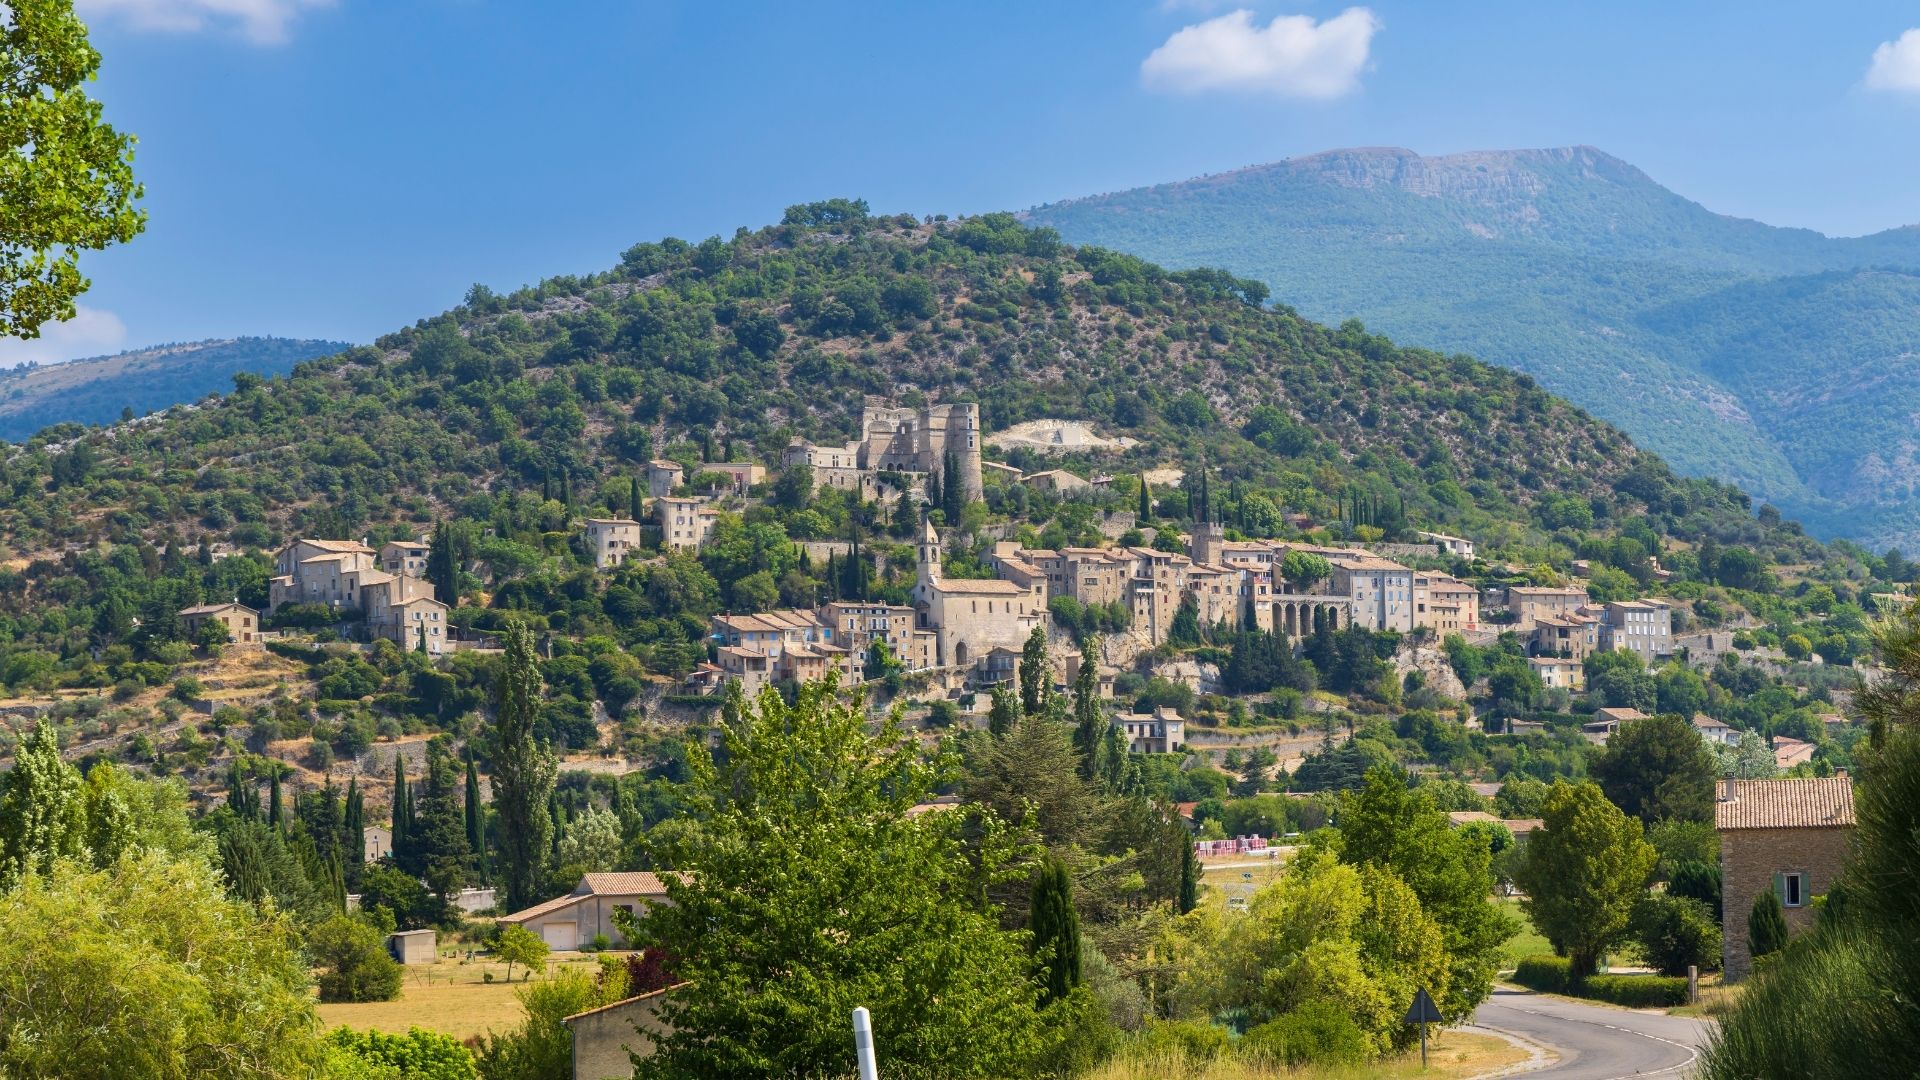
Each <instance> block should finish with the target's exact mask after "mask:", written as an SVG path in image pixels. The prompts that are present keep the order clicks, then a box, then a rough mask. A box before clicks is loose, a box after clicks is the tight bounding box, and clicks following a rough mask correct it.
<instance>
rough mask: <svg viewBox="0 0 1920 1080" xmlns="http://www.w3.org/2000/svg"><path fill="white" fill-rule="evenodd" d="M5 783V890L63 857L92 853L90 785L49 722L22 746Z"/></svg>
mask: <svg viewBox="0 0 1920 1080" xmlns="http://www.w3.org/2000/svg"><path fill="white" fill-rule="evenodd" d="M5 779H6V786H5V787H4V788H0V889H7V888H12V887H15V886H17V885H19V884H20V882H21V881H22V880H24V879H25V878H27V877H28V876H30V875H33V874H43V873H46V872H47V871H48V870H50V869H52V867H53V864H54V860H56V859H60V858H76V859H85V858H88V857H90V856H91V854H92V852H91V849H90V848H89V847H88V844H87V834H88V832H89V831H90V830H89V827H88V820H87V818H88V814H87V809H88V808H87V788H86V782H85V781H83V780H82V779H81V778H80V773H79V770H77V769H75V768H74V767H73V766H71V765H69V764H67V763H66V761H65V760H64V759H63V758H61V756H60V743H59V740H58V739H56V738H55V736H54V732H53V728H52V727H51V726H49V725H48V724H47V723H46V722H45V721H42V722H40V723H39V724H37V725H35V727H34V730H33V734H32V735H30V736H28V737H27V740H26V741H25V742H24V743H22V744H21V745H20V748H19V751H18V753H17V754H16V756H15V758H14V765H13V768H12V769H10V770H9V771H8V772H7V773H6V776H5Z"/></svg>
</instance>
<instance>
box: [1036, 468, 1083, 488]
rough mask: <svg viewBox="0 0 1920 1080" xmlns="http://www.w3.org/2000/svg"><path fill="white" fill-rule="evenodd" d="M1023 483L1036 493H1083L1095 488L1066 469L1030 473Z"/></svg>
mask: <svg viewBox="0 0 1920 1080" xmlns="http://www.w3.org/2000/svg"><path fill="white" fill-rule="evenodd" d="M1021 483H1023V484H1025V485H1027V486H1028V487H1030V488H1032V489H1034V490H1035V491H1051V492H1055V493H1061V492H1068V491H1083V490H1085V489H1087V488H1090V487H1092V486H1093V485H1092V484H1089V483H1088V482H1087V481H1086V480H1084V479H1082V478H1081V477H1078V476H1075V475H1074V474H1073V473H1070V472H1067V471H1066V470H1065V469H1047V470H1045V471H1043V472H1037V473H1028V474H1027V476H1026V479H1024V480H1022V481H1021Z"/></svg>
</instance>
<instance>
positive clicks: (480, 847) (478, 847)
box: [466, 751, 487, 885]
mask: <svg viewBox="0 0 1920 1080" xmlns="http://www.w3.org/2000/svg"><path fill="white" fill-rule="evenodd" d="M466 795H467V847H468V848H470V849H472V851H473V874H474V880H476V881H478V882H479V883H480V884H481V885H485V884H486V883H487V808H486V807H485V806H484V805H482V804H481V802H480V773H479V770H477V769H475V768H474V766H473V753H472V752H471V751H469V752H468V753H467V793H466Z"/></svg>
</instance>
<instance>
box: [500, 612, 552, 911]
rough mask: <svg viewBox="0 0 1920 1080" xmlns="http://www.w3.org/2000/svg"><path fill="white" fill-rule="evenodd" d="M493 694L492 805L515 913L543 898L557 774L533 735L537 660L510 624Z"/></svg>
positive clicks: (527, 638) (517, 626)
mask: <svg viewBox="0 0 1920 1080" xmlns="http://www.w3.org/2000/svg"><path fill="white" fill-rule="evenodd" d="M505 639H506V640H505V642H504V648H505V657H504V663H503V664H502V666H501V670H500V678H499V682H498V684H497V686H496V689H495V692H494V719H493V755H492V756H493V806H494V813H495V814H496V815H497V816H498V818H499V822H500V825H499V831H498V834H497V835H498V836H499V841H500V842H499V847H500V864H501V865H500V877H501V883H502V884H503V885H504V886H505V887H506V902H507V906H508V907H510V908H513V909H515V910H518V909H520V908H523V907H527V906H528V905H531V904H533V903H534V902H535V901H537V900H539V899H541V898H540V896H539V895H538V892H539V890H540V887H541V885H542V884H543V883H544V881H545V879H544V876H543V874H542V873H541V871H542V869H543V867H544V866H545V863H546V858H547V849H548V847H549V845H550V843H551V839H550V838H551V836H552V830H553V824H552V820H551V819H550V818H549V817H548V816H547V800H548V798H549V797H550V796H551V795H552V793H553V785H554V782H555V780H557V779H558V776H559V764H558V761H557V759H556V758H555V756H554V753H553V751H552V750H551V749H550V748H548V747H547V746H545V745H544V744H542V743H541V742H540V741H539V740H538V739H537V738H536V737H535V735H534V722H535V720H536V719H537V718H538V715H539V705H540V688H541V680H540V662H539V659H538V658H537V657H536V656H535V655H534V652H533V635H532V634H531V633H529V632H528V630H527V628H526V626H525V625H524V624H521V623H517V622H516V623H512V624H510V625H509V626H508V627H507V631H506V635H505Z"/></svg>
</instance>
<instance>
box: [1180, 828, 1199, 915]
mask: <svg viewBox="0 0 1920 1080" xmlns="http://www.w3.org/2000/svg"><path fill="white" fill-rule="evenodd" d="M1199 903H1200V860H1199V859H1197V858H1195V857H1194V854H1193V842H1192V841H1191V840H1187V841H1184V845H1183V846H1182V848H1181V849H1180V900H1179V904H1180V914H1182V915H1185V914H1186V913H1187V912H1189V911H1192V910H1193V909H1194V908H1195V907H1196V906H1198V905H1199Z"/></svg>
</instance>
